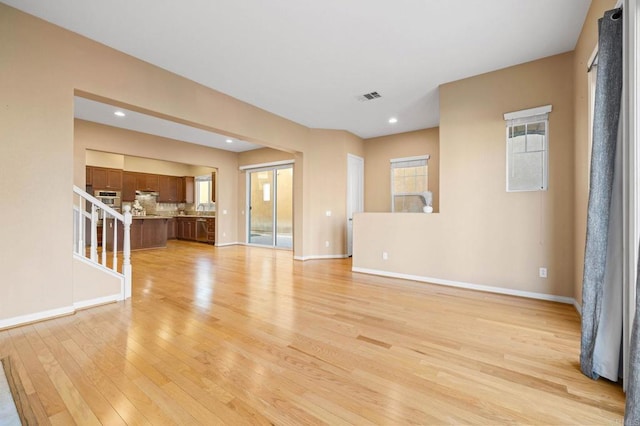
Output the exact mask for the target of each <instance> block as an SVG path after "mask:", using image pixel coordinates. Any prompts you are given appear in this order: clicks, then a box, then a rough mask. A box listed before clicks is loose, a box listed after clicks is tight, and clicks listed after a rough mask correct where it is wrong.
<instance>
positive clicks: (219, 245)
mask: <svg viewBox="0 0 640 426" xmlns="http://www.w3.org/2000/svg"><path fill="white" fill-rule="evenodd" d="M241 245H243V243H240V242H237V241H236V242H234V243H221V244H216V247H227V246H241Z"/></svg>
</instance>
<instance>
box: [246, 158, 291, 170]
mask: <svg viewBox="0 0 640 426" xmlns="http://www.w3.org/2000/svg"><path fill="white" fill-rule="evenodd" d="M295 162H296V161H295V160H280V161H272V162H270V163H260V164H247V165H246V166H240V167H238V170H253V169H262V168H265V167H277V166H288V165H289V164H294V163H295Z"/></svg>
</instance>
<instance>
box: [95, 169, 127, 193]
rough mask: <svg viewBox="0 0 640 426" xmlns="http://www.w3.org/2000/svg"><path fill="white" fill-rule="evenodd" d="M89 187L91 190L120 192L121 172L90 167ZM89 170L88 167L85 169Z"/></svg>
mask: <svg viewBox="0 0 640 426" xmlns="http://www.w3.org/2000/svg"><path fill="white" fill-rule="evenodd" d="M90 168H91V170H90V171H89V170H88V172H89V174H90V175H91V186H92V187H93V189H96V190H100V189H110V190H113V191H121V190H122V170H118V169H107V168H104V167H90ZM87 169H89V167H87Z"/></svg>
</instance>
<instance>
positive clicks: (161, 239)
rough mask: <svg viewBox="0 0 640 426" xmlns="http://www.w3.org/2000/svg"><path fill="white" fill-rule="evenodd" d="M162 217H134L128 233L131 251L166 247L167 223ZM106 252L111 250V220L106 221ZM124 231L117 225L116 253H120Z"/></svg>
mask: <svg viewBox="0 0 640 426" xmlns="http://www.w3.org/2000/svg"><path fill="white" fill-rule="evenodd" d="M168 220H169V219H168V218H166V217H164V218H161V217H157V216H156V217H149V218H145V217H134V219H133V221H132V222H131V228H130V231H129V235H130V242H131V250H142V249H150V248H161V247H166V246H167V221H168ZM106 223H107V229H106V230H105V232H107V250H110V251H111V250H113V231H112V230H113V219H107V220H106ZM123 241H124V229H123V226H122V224H121V223H118V251H122V246H123V244H122V242H123Z"/></svg>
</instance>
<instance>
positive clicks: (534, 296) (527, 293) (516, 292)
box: [351, 267, 575, 306]
mask: <svg viewBox="0 0 640 426" xmlns="http://www.w3.org/2000/svg"><path fill="white" fill-rule="evenodd" d="M351 270H352V271H353V272H360V273H363V274H371V275H380V276H383V277H390V278H400V279H403V280H411V281H420V282H424V283H429V284H437V285H444V286H448V287H458V288H464V289H467V290H476V291H483V292H486V293H498V294H506V295H509V296H518V297H526V298H528V299H539V300H548V301H551V302H560V303H566V304H569V305H574V304H575V299H574V298H573V297H566V296H556V295H554V294H545V293H535V292H531V291H523V290H514V289H511V288H504V287H494V286H489V285H483V284H472V283H465V282H461V281H452V280H444V279H440V278H431V277H423V276H420V275H409V274H400V273H397V272H389V271H380V270H377V269H368V268H359V267H353V268H351ZM574 306H575V305H574Z"/></svg>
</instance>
